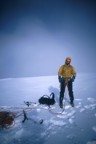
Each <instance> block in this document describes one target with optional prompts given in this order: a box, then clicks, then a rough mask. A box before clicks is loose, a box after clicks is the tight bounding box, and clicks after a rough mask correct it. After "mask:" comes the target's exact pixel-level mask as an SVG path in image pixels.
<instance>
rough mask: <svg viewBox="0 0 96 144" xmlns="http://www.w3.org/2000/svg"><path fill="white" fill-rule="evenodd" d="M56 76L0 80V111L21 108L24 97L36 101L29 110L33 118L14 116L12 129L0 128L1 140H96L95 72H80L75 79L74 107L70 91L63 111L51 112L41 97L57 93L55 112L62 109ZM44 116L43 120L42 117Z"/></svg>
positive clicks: (17, 143) (4, 143) (68, 143)
mask: <svg viewBox="0 0 96 144" xmlns="http://www.w3.org/2000/svg"><path fill="white" fill-rule="evenodd" d="M59 88H60V87H59V82H58V77H57V76H43V77H33V78H10V79H1V80H0V111H2V110H8V111H12V112H14V111H15V112H17V113H19V112H22V110H23V108H24V109H25V108H26V106H25V105H24V101H31V102H36V103H37V104H34V105H32V106H31V108H32V109H31V110H29V111H27V116H28V118H30V119H29V120H26V121H25V123H22V120H23V116H20V117H18V118H16V119H15V124H14V125H13V127H11V128H9V129H0V144H23V143H24V144H58V143H59V144H96V74H78V75H77V78H76V80H75V82H74V97H75V101H74V102H75V107H74V108H72V107H71V106H70V104H69V96H68V91H67V89H66V93H65V94H66V97H65V100H64V103H65V110H64V112H63V113H62V114H52V113H51V112H50V111H49V110H48V107H47V106H42V105H38V99H39V98H40V97H41V96H42V95H44V94H47V95H50V93H51V92H54V93H55V99H56V104H55V105H54V106H52V108H51V109H52V111H53V112H58V113H59V112H61V109H60V108H59V105H58V99H59ZM41 119H43V120H44V122H43V124H39V121H40V120H41Z"/></svg>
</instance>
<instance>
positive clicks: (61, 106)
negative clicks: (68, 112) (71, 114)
mask: <svg viewBox="0 0 96 144" xmlns="http://www.w3.org/2000/svg"><path fill="white" fill-rule="evenodd" d="M59 106H60V108H63V98H62V97H60V100H59Z"/></svg>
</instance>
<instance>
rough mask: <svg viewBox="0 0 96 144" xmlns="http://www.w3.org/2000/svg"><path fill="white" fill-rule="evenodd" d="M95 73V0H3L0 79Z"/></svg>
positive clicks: (0, 8) (0, 27)
mask: <svg viewBox="0 0 96 144" xmlns="http://www.w3.org/2000/svg"><path fill="white" fill-rule="evenodd" d="M67 56H70V57H71V58H72V63H71V64H72V65H73V66H74V67H75V69H76V71H77V73H79V72H96V64H95V62H96V2H95V0H1V1H0V78H7V77H25V76H42V75H46V76H47V75H57V73H58V69H59V67H60V66H61V65H62V64H64V62H65V58H66V57H67Z"/></svg>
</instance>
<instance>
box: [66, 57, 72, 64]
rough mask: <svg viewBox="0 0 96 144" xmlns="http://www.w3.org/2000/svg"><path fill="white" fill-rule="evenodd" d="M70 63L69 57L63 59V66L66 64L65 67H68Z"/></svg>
mask: <svg viewBox="0 0 96 144" xmlns="http://www.w3.org/2000/svg"><path fill="white" fill-rule="evenodd" d="M70 63H71V58H70V57H67V58H66V59H65V64H66V65H70Z"/></svg>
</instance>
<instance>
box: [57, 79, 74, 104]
mask: <svg viewBox="0 0 96 144" xmlns="http://www.w3.org/2000/svg"><path fill="white" fill-rule="evenodd" d="M66 86H67V87H68V92H69V98H70V102H73V101H74V95H73V83H72V81H71V80H70V81H68V82H67V84H66V82H65V81H62V82H61V85H60V97H59V102H60V103H62V101H63V98H64V93H65V87H66Z"/></svg>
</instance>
